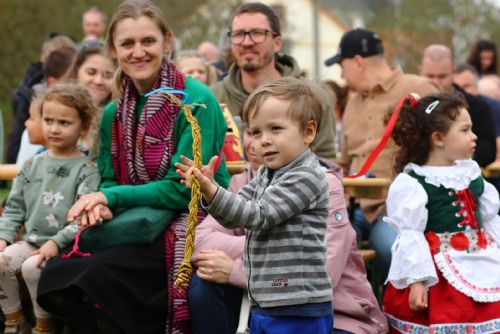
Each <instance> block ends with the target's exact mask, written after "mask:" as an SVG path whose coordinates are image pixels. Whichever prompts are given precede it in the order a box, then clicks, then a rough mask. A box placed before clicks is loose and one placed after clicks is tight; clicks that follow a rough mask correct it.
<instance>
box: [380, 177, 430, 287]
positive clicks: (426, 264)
mask: <svg viewBox="0 0 500 334" xmlns="http://www.w3.org/2000/svg"><path fill="white" fill-rule="evenodd" d="M427 200H428V198H427V193H426V192H425V190H424V188H423V187H422V186H421V185H420V183H418V181H417V180H416V179H415V178H413V177H411V176H409V175H408V174H406V173H401V174H399V175H398V176H397V177H396V179H395V180H394V182H393V183H392V184H391V187H390V188H389V195H388V197H387V202H386V205H387V217H384V220H385V221H386V222H387V223H388V224H389V225H390V226H391V227H392V228H394V229H395V230H396V232H397V233H398V236H397V238H396V241H395V242H394V244H393V245H392V260H391V268H390V270H389V275H388V277H387V281H386V283H387V282H390V283H391V284H392V285H393V286H394V287H395V288H397V289H404V288H406V287H408V286H409V285H410V284H411V283H415V282H422V283H423V284H424V285H425V286H426V287H430V286H432V285H434V284H436V283H437V282H438V278H437V274H436V270H435V268H434V262H433V261H432V255H431V252H430V249H429V244H428V243H427V240H426V239H425V236H424V230H425V227H426V225H427V208H426V207H425V206H426V204H427Z"/></svg>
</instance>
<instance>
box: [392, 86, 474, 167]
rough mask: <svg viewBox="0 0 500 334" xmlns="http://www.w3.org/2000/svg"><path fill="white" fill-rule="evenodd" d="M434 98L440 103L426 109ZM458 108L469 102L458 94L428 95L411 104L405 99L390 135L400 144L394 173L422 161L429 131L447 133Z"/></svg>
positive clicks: (427, 150)
mask: <svg viewBox="0 0 500 334" xmlns="http://www.w3.org/2000/svg"><path fill="white" fill-rule="evenodd" d="M436 101H439V103H438V104H437V105H436V106H435V108H434V109H432V111H431V112H426V109H427V108H428V107H429V105H431V104H432V103H434V102H436ZM461 108H468V104H467V102H466V101H465V99H464V97H463V95H462V94H460V93H441V94H431V95H427V96H425V97H423V98H421V99H420V100H419V102H418V104H417V105H416V106H414V107H412V106H411V105H410V101H409V98H407V99H406V100H405V102H404V103H403V106H402V107H401V112H400V114H399V117H398V120H397V121H396V124H395V126H394V131H393V132H392V135H391V137H392V139H393V140H394V143H395V144H396V145H397V146H399V147H400V149H399V151H398V152H397V153H396V158H395V162H394V172H395V173H396V174H398V173H401V172H402V171H403V168H404V167H405V166H406V165H407V164H408V163H410V162H413V163H415V164H417V165H423V164H425V162H426V161H427V160H428V159H429V153H430V152H431V149H432V144H431V134H432V133H434V132H439V133H442V134H446V133H448V130H449V129H450V126H451V124H452V123H453V121H454V120H455V119H456V118H457V116H458V113H459V111H460V109H461ZM392 113H393V111H392V110H391V111H389V112H388V113H387V114H386V116H385V120H384V122H385V124H387V123H388V122H389V119H390V117H391V116H392Z"/></svg>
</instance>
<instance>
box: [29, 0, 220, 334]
mask: <svg viewBox="0 0 500 334" xmlns="http://www.w3.org/2000/svg"><path fill="white" fill-rule="evenodd" d="M172 42H173V34H172V31H171V30H170V28H169V27H168V25H167V24H166V22H165V21H164V20H163V18H162V15H161V11H160V10H159V8H158V7H156V6H155V5H154V4H152V3H151V2H150V1H147V0H139V1H126V2H124V3H123V4H122V5H120V6H119V7H118V9H117V10H116V12H115V13H114V15H113V17H112V20H111V22H110V26H109V29H108V36H107V48H108V51H109V53H110V55H111V56H112V57H113V58H114V59H116V61H117V63H118V73H117V75H116V78H117V82H116V86H117V87H116V88H117V91H118V99H116V100H115V101H113V102H111V103H110V104H109V105H108V106H107V107H106V108H105V109H104V112H103V117H102V120H101V125H100V129H101V130H100V135H101V142H100V146H99V155H98V167H99V172H100V174H101V184H100V188H99V190H100V191H99V192H95V193H91V194H88V195H86V196H83V197H82V198H81V199H80V200H79V201H78V202H77V203H75V205H74V206H73V207H72V209H71V210H70V211H69V213H68V220H70V221H71V220H75V219H81V225H84V226H85V225H90V226H92V225H95V224H99V223H100V222H101V221H103V220H104V224H106V222H105V221H106V220H109V219H110V218H111V217H112V216H113V214H114V215H115V216H116V215H118V214H119V212H120V210H123V209H127V208H133V207H137V206H142V207H146V206H147V207H153V208H161V209H168V210H173V211H176V212H177V213H176V214H175V215H174V218H173V221H172V224H171V225H169V226H170V227H169V228H167V229H166V230H165V231H164V232H161V233H159V235H158V236H157V237H156V238H155V239H154V241H153V242H152V243H148V244H142V245H135V244H134V245H130V244H128V245H114V246H113V247H108V248H105V249H99V250H97V251H95V250H94V252H93V253H92V256H87V257H72V258H70V259H67V260H63V259H61V258H57V259H54V260H53V261H50V262H49V263H48V265H47V267H46V268H45V270H44V273H43V274H42V279H41V281H40V286H39V290H38V292H39V293H38V301H39V302H40V304H41V305H43V307H45V308H46V309H47V310H49V311H50V312H52V313H55V314H59V315H62V316H63V317H64V318H66V319H67V320H68V325H69V326H70V330H72V328H74V329H73V330H72V331H71V332H72V333H73V332H74V331H76V330H79V331H83V332H89V333H98V332H103V333H109V332H115V331H116V332H126V333H162V332H179V331H180V332H184V331H188V330H189V323H188V320H189V315H188V312H187V305H186V304H187V302H186V296H187V292H186V291H185V290H181V291H179V290H177V289H174V288H173V280H174V279H175V275H176V271H177V269H178V264H179V260H180V259H181V258H182V256H183V253H182V252H183V250H184V240H185V239H184V237H183V234H184V232H185V227H186V221H187V206H188V203H189V200H190V192H189V190H187V189H186V187H185V186H184V185H182V184H180V182H179V177H178V176H177V174H176V172H175V167H174V163H176V162H178V161H179V160H180V156H181V155H186V156H192V142H193V139H192V135H191V126H190V125H189V123H188V122H187V120H186V117H185V114H184V111H183V110H182V109H181V108H180V107H179V106H177V105H175V104H173V103H172V102H171V101H170V100H169V99H168V98H167V97H166V96H165V95H163V94H154V95H151V96H149V97H147V96H145V94H147V93H148V92H151V91H152V90H154V89H157V88H159V87H170V88H173V89H177V90H183V91H184V92H185V93H187V96H188V100H187V102H186V103H187V104H192V105H193V107H192V112H193V115H194V116H195V117H196V118H197V120H198V123H199V124H200V127H201V136H202V138H203V142H202V152H203V160H204V161H203V163H204V164H206V163H208V160H209V159H210V157H212V156H214V155H218V154H219V152H220V151H221V149H222V145H223V142H224V137H225V132H226V123H225V120H224V117H223V115H222V112H221V111H220V108H219V105H218V102H217V100H216V99H215V97H214V96H213V95H212V93H211V92H210V90H209V89H208V88H207V87H205V86H204V85H202V84H200V83H199V82H198V81H196V80H195V79H192V78H189V77H188V78H186V77H185V76H184V75H182V74H181V73H180V72H179V71H178V70H177V69H176V68H175V66H174V65H173V63H171V62H170V61H169V60H168V55H169V54H170V52H171V51H172V45H173V43H172ZM216 180H217V182H219V184H221V185H223V186H227V184H228V181H229V174H228V172H227V169H226V167H225V164H224V163H222V164H221V165H220V167H219V169H218V171H217V174H216ZM200 214H201V213H200ZM84 234H85V233H84ZM84 234H82V236H83V235H84ZM117 237H119V236H117ZM110 241H112V240H110ZM174 310H175V312H174ZM96 319H97V321H96ZM76 327H78V329H77V328H76Z"/></svg>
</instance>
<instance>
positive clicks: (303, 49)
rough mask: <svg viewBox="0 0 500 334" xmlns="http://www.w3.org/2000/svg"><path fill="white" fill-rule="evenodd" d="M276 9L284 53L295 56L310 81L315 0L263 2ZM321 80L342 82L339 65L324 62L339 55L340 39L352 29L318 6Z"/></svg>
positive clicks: (312, 62) (312, 64)
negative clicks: (329, 64) (328, 64)
mask: <svg viewBox="0 0 500 334" xmlns="http://www.w3.org/2000/svg"><path fill="white" fill-rule="evenodd" d="M260 2H262V3H265V4H266V5H268V6H269V7H271V8H273V9H274V10H275V11H276V13H277V14H278V16H279V17H280V19H281V24H282V28H281V30H282V35H283V40H284V45H283V49H282V51H283V52H284V53H287V54H290V55H291V56H292V57H294V58H295V59H296V60H297V61H298V63H299V65H300V68H301V69H302V70H303V71H304V72H305V74H306V76H307V77H308V78H312V77H313V76H314V60H315V55H314V22H313V19H314V14H313V10H314V8H315V6H314V0H260ZM317 17H318V19H319V60H320V64H319V65H320V67H319V75H320V77H319V79H320V80H324V79H333V80H335V81H337V82H342V79H341V78H340V68H339V67H338V66H331V67H326V66H325V65H324V64H323V61H324V60H325V59H326V58H328V57H331V56H332V55H333V54H334V53H336V52H337V47H338V45H339V42H340V38H341V37H342V35H343V34H344V32H346V31H348V30H350V29H351V28H350V27H349V26H348V25H346V24H344V23H343V22H341V21H340V20H339V19H337V18H336V17H335V15H334V13H332V11H331V10H330V9H327V8H325V7H324V6H322V5H318V15H317Z"/></svg>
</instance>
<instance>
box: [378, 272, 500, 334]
mask: <svg viewBox="0 0 500 334" xmlns="http://www.w3.org/2000/svg"><path fill="white" fill-rule="evenodd" d="M436 272H437V275H438V279H439V282H438V283H437V284H436V285H434V286H432V287H431V288H429V295H428V305H429V306H428V308H427V309H426V310H423V311H413V310H412V309H410V305H409V296H410V289H409V288H406V289H402V290H398V289H396V288H395V287H393V286H392V285H391V284H390V283H389V284H388V285H387V289H386V291H385V294H384V302H383V305H384V311H385V313H386V314H387V316H388V317H389V324H390V328H391V333H400V334H407V333H408V334H410V333H411V334H420V333H429V334H433V333H434V334H438V333H446V334H455V333H456V334H462V333H464V334H465V333H481V334H491V333H500V302H493V303H479V302H476V301H474V300H473V299H472V298H470V297H468V296H466V295H464V294H463V293H461V292H460V291H458V290H456V289H455V288H454V287H453V286H452V285H450V284H449V283H448V281H447V280H446V279H444V278H443V276H442V275H441V272H440V271H439V269H437V268H436Z"/></svg>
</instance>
